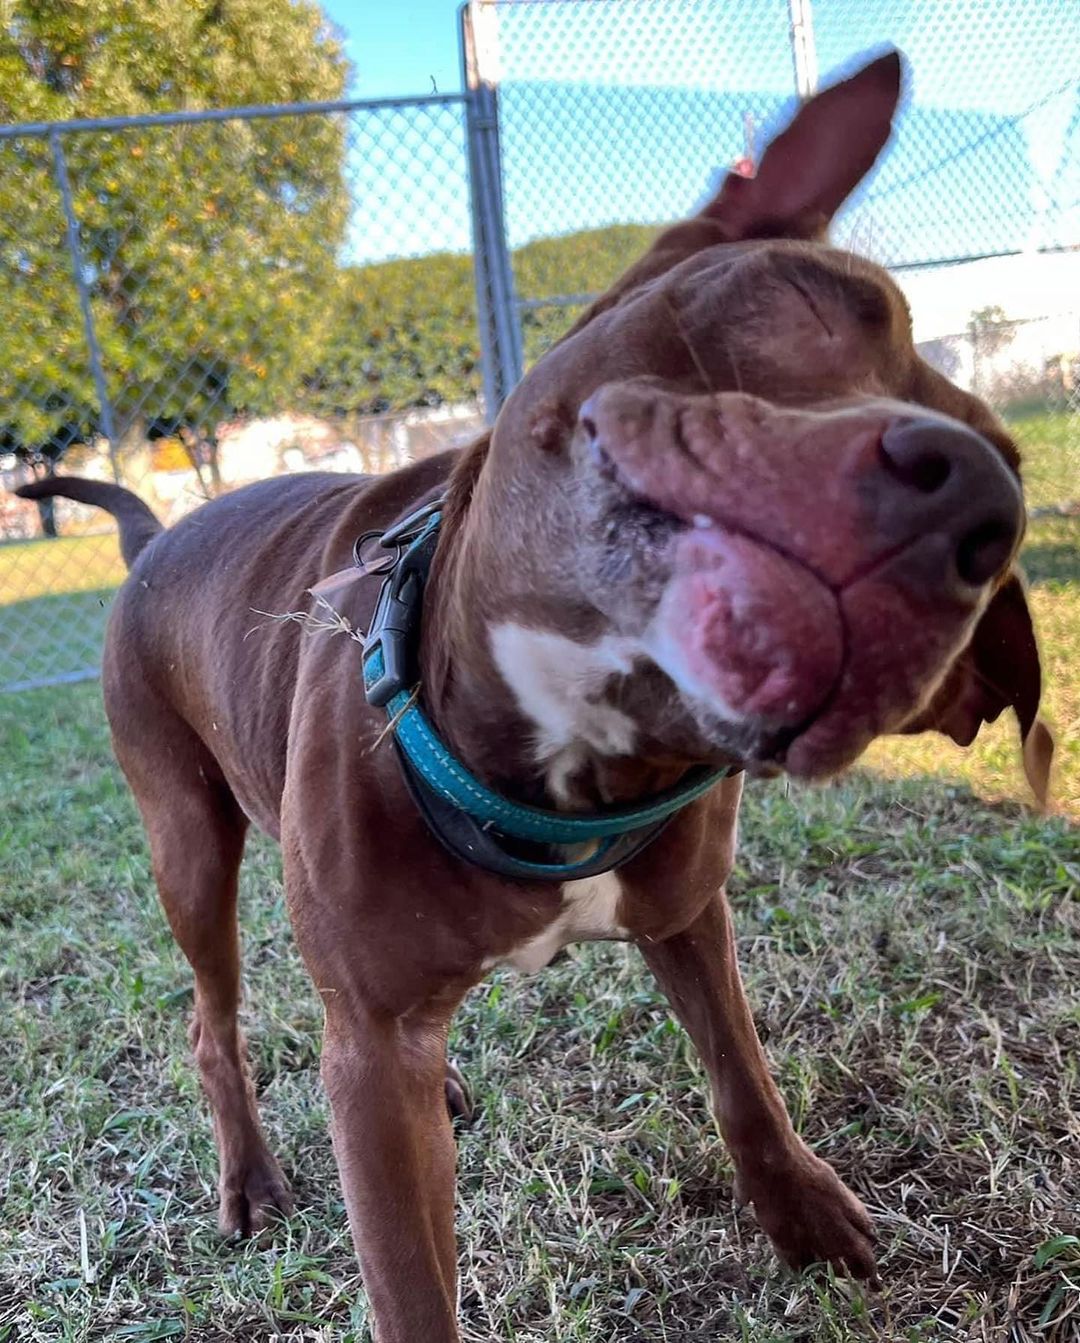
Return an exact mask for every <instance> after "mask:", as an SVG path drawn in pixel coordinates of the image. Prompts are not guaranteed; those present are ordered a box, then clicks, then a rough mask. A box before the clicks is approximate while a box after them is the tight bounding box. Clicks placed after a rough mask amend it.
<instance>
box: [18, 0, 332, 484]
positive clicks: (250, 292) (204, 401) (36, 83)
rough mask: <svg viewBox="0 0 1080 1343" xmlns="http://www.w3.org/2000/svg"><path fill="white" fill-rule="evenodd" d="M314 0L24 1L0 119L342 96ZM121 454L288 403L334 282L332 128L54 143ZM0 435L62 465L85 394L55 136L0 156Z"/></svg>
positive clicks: (90, 391)
mask: <svg viewBox="0 0 1080 1343" xmlns="http://www.w3.org/2000/svg"><path fill="white" fill-rule="evenodd" d="M346 77H347V63H346V61H345V59H344V56H343V54H342V50H341V45H340V42H339V40H338V38H337V36H336V34H335V33H334V31H333V30H332V29H331V28H330V27H329V25H328V24H327V22H326V20H325V18H324V16H323V14H322V12H321V11H320V10H319V8H318V7H317V6H316V5H315V4H312V3H308V0H154V3H153V4H135V3H132V0H81V2H80V3H79V4H72V3H70V0H14V3H13V5H12V6H11V7H10V8H9V9H8V11H7V21H6V24H5V27H4V29H3V32H2V34H0V117H2V118H3V119H4V120H5V121H8V122H15V121H31V120H33V121H53V120H61V119H71V118H81V117H92V116H103V115H121V114H128V113H140V112H160V111H171V110H176V109H181V108H201V107H219V106H236V105H241V104H245V103H276V102H293V101H306V100H321V99H332V98H336V97H340V96H341V94H342V92H343V89H344V86H345V82H346ZM62 143H63V146H64V151H65V154H66V156H67V161H68V172H69V176H70V180H71V185H72V190H73V197H74V204H75V211H76V214H77V216H78V221H79V238H80V244H81V247H82V251H83V255H84V258H85V263H86V278H87V280H88V281H89V283H90V287H91V293H92V306H93V311H94V317H95V323H96V327H97V331H98V335H99V338H100V340H101V344H102V347H103V354H104V364H105V369H106V374H107V380H108V386H109V393H110V400H111V402H112V404H113V407H114V410H115V414H116V420H117V423H116V430H117V438H118V440H120V443H121V444H123V443H124V442H125V441H131V440H135V439H138V440H140V441H141V439H142V438H143V436H144V434H145V433H150V434H151V435H153V434H154V433H170V434H179V435H180V436H181V437H182V438H183V441H184V442H185V443H186V444H188V445H189V450H190V452H191V454H192V457H193V460H195V461H196V463H197V464H198V465H200V466H204V467H205V468H206V469H207V470H208V472H209V474H210V475H211V476H212V477H213V476H216V471H217V462H216V450H215V427H216V425H217V424H218V423H219V421H220V420H221V419H222V418H223V417H225V416H227V415H230V414H236V413H240V412H244V411H261V410H267V409H270V408H278V407H280V405H281V404H282V401H283V398H284V397H285V396H286V395H287V392H288V390H289V389H290V388H291V387H292V385H293V384H294V382H295V379H296V375H297V370H298V368H300V367H303V366H304V365H305V364H307V365H308V366H310V363H311V356H310V355H309V354H307V353H306V352H307V351H308V349H309V345H310V342H311V341H312V340H313V339H314V334H315V332H316V329H317V328H318V326H319V324H320V321H321V319H322V316H323V313H324V309H325V306H326V302H327V296H328V295H330V294H331V293H333V292H334V291H335V289H336V285H337V255H338V251H339V249H340V246H341V243H342V241H343V239H344V236H345V230H346V226H347V219H348V195H347V191H346V190H345V186H344V182H343V172H342V170H343V166H344V161H345V152H346V145H345V134H344V127H343V125H342V123H341V121H340V120H338V119H336V118H332V117H322V116H319V117H287V118H282V119H278V120H274V119H261V120H245V121H230V122H222V123H216V124H199V125H190V126H174V127H164V128H157V127H155V128H150V129H133V130H124V131H119V132H109V133H106V134H100V133H94V134H82V133H80V134H76V135H65V136H64V137H63V141H62ZM0 304H2V310H3V312H4V321H3V323H2V325H0V403H2V405H3V410H2V411H0V442H2V443H3V444H4V445H6V446H7V447H8V449H9V450H11V449H12V448H14V450H16V451H18V452H19V453H20V454H22V455H25V456H38V457H40V456H45V457H55V456H56V454H57V452H58V450H60V448H62V447H63V446H66V444H67V443H69V442H71V441H73V439H75V440H78V439H85V438H86V437H87V436H88V434H89V433H90V431H91V428H92V426H94V425H95V423H96V420H97V398H96V395H95V389H94V386H93V381H92V379H91V376H90V370H89V362H88V356H87V351H86V347H85V341H84V338H83V330H82V322H81V317H80V313H79V309H78V301H77V296H76V292H75V289H74V285H73V283H72V273H71V263H70V257H69V254H68V251H67V248H66V245H65V221H64V216H63V212H62V209H61V203H60V198H59V194H58V191H57V186H56V182H55V180H54V165H53V162H52V155H51V149H50V145H49V143H48V141H47V140H44V139H42V138H36V137H29V136H27V137H23V138H19V139H16V140H9V141H7V142H3V143H0Z"/></svg>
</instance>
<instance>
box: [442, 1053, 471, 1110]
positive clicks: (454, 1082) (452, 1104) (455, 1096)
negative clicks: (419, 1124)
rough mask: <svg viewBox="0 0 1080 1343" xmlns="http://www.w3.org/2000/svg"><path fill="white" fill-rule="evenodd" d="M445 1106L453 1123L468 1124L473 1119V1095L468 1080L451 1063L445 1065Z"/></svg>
mask: <svg viewBox="0 0 1080 1343" xmlns="http://www.w3.org/2000/svg"><path fill="white" fill-rule="evenodd" d="M444 1085H445V1089H446V1108H447V1109H448V1110H449V1111H450V1118H451V1120H452V1121H453V1122H454V1123H455V1124H464V1125H468V1124H471V1123H472V1120H473V1095H472V1090H471V1089H470V1087H469V1084H468V1082H466V1081H465V1078H464V1077H462V1075H461V1073H460V1072H458V1070H457V1068H455V1067H454V1065H453V1064H452V1063H447V1065H446V1082H445V1084H444Z"/></svg>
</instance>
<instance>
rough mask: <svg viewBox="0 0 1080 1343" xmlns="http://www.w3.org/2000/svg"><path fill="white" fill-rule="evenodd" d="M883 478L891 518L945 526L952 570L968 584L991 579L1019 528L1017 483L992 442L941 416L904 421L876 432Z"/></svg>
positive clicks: (1021, 519) (1006, 557)
mask: <svg viewBox="0 0 1080 1343" xmlns="http://www.w3.org/2000/svg"><path fill="white" fill-rule="evenodd" d="M880 460H881V466H882V467H883V468H884V479H885V482H887V484H886V486H885V489H884V491H883V498H882V503H883V504H884V506H885V508H886V509H887V510H888V511H889V512H890V513H892V514H893V517H894V519H896V520H899V519H898V515H899V516H901V517H902V516H903V515H906V518H905V519H904V520H905V521H909V522H912V523H917V522H918V521H919V520H920V519H922V520H923V521H924V522H925V525H926V527H927V529H933V530H934V531H942V530H944V531H947V533H948V535H949V537H950V538H951V541H952V560H953V566H954V572H953V573H952V574H950V575H947V576H946V577H947V578H949V579H952V578H957V579H959V580H960V582H961V583H962V584H963V585H965V586H967V587H969V588H971V587H982V586H983V585H984V584H986V583H989V582H990V581H991V580H992V579H994V578H996V577H997V576H998V574H1000V573H1001V571H1002V570H1003V569H1004V568H1005V566H1006V565H1007V564H1008V563H1009V560H1010V559H1011V558H1012V555H1013V552H1014V551H1015V550H1016V546H1017V542H1018V541H1019V540H1020V537H1021V535H1022V533H1023V529H1024V501H1023V496H1022V495H1021V492H1020V486H1019V484H1018V482H1017V480H1016V478H1015V477H1014V476H1013V474H1012V472H1011V471H1010V470H1009V468H1008V467H1007V466H1006V465H1005V462H1004V460H1003V459H1002V457H1001V455H1000V454H999V453H998V452H996V451H995V449H994V448H993V446H992V445H991V444H990V443H988V442H987V441H986V439H984V438H983V437H981V435H979V434H977V433H976V432H975V431H974V430H973V429H968V428H965V427H964V426H963V425H959V424H957V425H953V424H948V423H945V422H943V421H940V420H930V419H920V420H904V421H901V422H899V423H895V424H892V425H890V426H889V428H888V429H886V430H885V432H884V434H883V435H882V437H881V448H880Z"/></svg>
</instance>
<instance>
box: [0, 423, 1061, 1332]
mask: <svg viewBox="0 0 1080 1343" xmlns="http://www.w3.org/2000/svg"><path fill="white" fill-rule="evenodd" d="M1051 427H1053V426H1051ZM1027 428H1028V429H1029V430H1030V429H1031V425H1028V426H1027ZM1044 430H1045V426H1044V427H1043V429H1040V427H1039V426H1038V424H1036V425H1035V431H1033V432H1032V433H1031V436H1030V438H1029V440H1028V441H1029V444H1032V445H1033V446H1032V448H1031V451H1030V456H1031V458H1032V461H1033V475H1034V476H1035V477H1036V478H1038V480H1039V481H1040V482H1041V483H1040V484H1039V485H1038V490H1039V491H1040V492H1041V494H1040V495H1039V496H1038V497H1033V499H1032V502H1033V503H1035V504H1039V503H1045V502H1050V501H1053V500H1057V499H1062V498H1065V497H1068V495H1069V494H1070V490H1069V477H1068V472H1069V471H1072V472H1073V473H1074V475H1073V477H1072V480H1073V485H1074V488H1072V490H1071V494H1072V495H1073V496H1075V495H1078V494H1080V488H1076V487H1075V471H1076V458H1075V455H1073V451H1072V450H1067V449H1068V444H1066V445H1065V446H1064V447H1060V446H1059V445H1058V444H1057V441H1056V439H1053V436H1052V435H1051V434H1050V433H1049V432H1048V431H1046V432H1044ZM1039 432H1042V433H1043V438H1042V439H1039V438H1038V433H1039ZM1020 433H1021V437H1022V438H1023V437H1025V436H1026V435H1025V432H1024V426H1021V427H1020ZM1040 442H1043V443H1044V444H1045V447H1044V450H1042V455H1041V456H1040V448H1039V444H1040ZM1037 462H1041V463H1042V464H1043V465H1042V466H1038V465H1036V463H1037ZM1048 462H1049V463H1051V465H1050V466H1046V463H1048ZM1043 466H1045V468H1046V469H1045V470H1043ZM55 544H57V543H45V544H44V545H42V546H41V551H42V552H43V553H44V552H45V551H47V550H49V549H50V548H51V547H52V546H53V545H55ZM8 549H14V548H8ZM72 550H73V553H75V554H78V553H80V552H79V549H78V547H77V546H73V547H72ZM86 553H87V554H89V551H87V552H86ZM4 556H5V551H4V550H0V594H2V593H4V592H5V591H7V589H5V588H4V587H3V584H4V581H5V579H4V577H3V562H4ZM78 567H79V570H80V573H81V572H82V570H83V568H85V572H86V582H85V584H84V585H83V586H84V587H85V588H86V589H89V590H90V592H91V594H92V593H93V592H96V591H98V590H101V589H104V588H107V587H108V585H109V582H110V581H111V578H106V577H102V575H101V573H100V571H99V570H96V569H92V566H91V565H90V564H89V563H87V564H86V565H85V566H82V565H80V566H78ZM1028 568H1029V571H1030V574H1031V578H1032V582H1033V587H1032V601H1033V604H1034V608H1035V614H1036V620H1037V623H1038V626H1039V628H1040V631H1041V634H1042V642H1043V650H1044V662H1045V665H1046V668H1047V673H1048V682H1049V687H1048V693H1047V711H1048V713H1049V715H1050V716H1051V718H1052V719H1053V721H1054V724H1055V726H1056V729H1057V731H1058V734H1059V738H1061V743H1060V748H1059V759H1060V761H1061V763H1062V767H1061V769H1060V772H1059V779H1058V797H1059V799H1060V807H1061V811H1060V813H1059V814H1057V815H1054V816H1050V817H1038V816H1035V815H1033V814H1032V813H1030V812H1029V811H1027V810H1026V809H1025V808H1024V807H1023V806H1022V805H1021V801H1020V799H1022V797H1023V784H1022V780H1021V776H1020V772H1019V769H1018V765H1017V762H1016V747H1015V743H1014V740H1013V736H1012V727H1011V724H1008V723H1002V724H999V725H998V726H997V727H996V728H995V729H994V730H993V731H992V732H990V733H984V735H983V736H982V737H981V738H980V742H979V744H978V746H977V747H976V748H975V749H973V750H971V751H968V752H962V751H959V750H953V749H951V748H950V747H948V746H947V745H946V744H945V743H944V742H942V741H941V740H939V739H937V738H931V737H925V738H918V739H915V740H911V741H903V742H889V743H884V744H881V745H879V746H878V747H875V749H874V751H873V752H872V753H871V755H870V756H869V757H868V762H867V766H866V768H865V769H863V770H862V771H860V772H858V773H856V774H854V775H852V776H851V777H849V778H847V779H845V780H844V781H842V782H840V783H837V784H834V785H832V786H829V787H826V788H820V789H813V790H810V789H802V788H794V787H791V786H789V785H787V784H785V783H783V782H777V783H773V784H767V785H765V784H758V785H753V786H751V787H750V788H749V789H748V794H747V801H746V805H745V811H744V820H743V825H742V840H741V849H740V857H739V865H738V868H737V871H736V874H735V877H734V879H733V880H732V882H731V894H732V898H733V903H734V906H735V910H736V918H737V922H738V929H739V934H740V951H741V959H742V964H743V967H744V971H745V974H746V978H747V981H748V988H749V992H750V996H751V1000H752V1002H753V1004H754V1006H755V1010H756V1013H757V1017H758V1023H759V1028H760V1029H761V1031H762V1034H763V1035H764V1036H766V1037H767V1048H768V1050H769V1052H770V1054H771V1057H772V1060H773V1065H774V1070H775V1072H776V1075H777V1077H778V1079H779V1081H780V1084H781V1086H782V1089H783V1091H784V1094H785V1097H786V1099H787V1102H788V1105H789V1107H790V1109H791V1112H792V1115H793V1117H794V1119H795V1122H796V1125H797V1126H798V1127H799V1128H800V1130H801V1131H802V1132H803V1134H804V1136H805V1137H806V1138H807V1140H808V1141H809V1142H810V1143H811V1144H812V1145H813V1146H814V1147H815V1148H816V1150H818V1151H819V1152H820V1153H821V1154H822V1155H825V1156H827V1157H828V1158H829V1159H830V1160H832V1161H833V1162H834V1164H835V1165H836V1167H837V1169H838V1170H839V1172H840V1173H841V1174H842V1175H843V1176H844V1178H845V1179H847V1180H848V1181H849V1183H851V1185H852V1186H853V1187H854V1188H855V1189H856V1191H857V1192H858V1193H859V1194H860V1195H861V1196H862V1197H863V1198H864V1200H865V1201H866V1202H867V1204H868V1205H869V1207H870V1209H871V1211H872V1212H873V1214H874V1216H875V1218H876V1222H877V1226H878V1231H879V1236H880V1249H881V1257H882V1261H883V1278H884V1289H883V1291H882V1293H881V1294H880V1295H878V1296H868V1295H863V1294H862V1293H861V1292H859V1291H858V1290H856V1289H853V1288H851V1287H849V1286H848V1285H846V1284H844V1283H836V1282H831V1281H828V1280H826V1279H822V1278H813V1277H807V1278H802V1279H797V1278H794V1277H792V1276H790V1275H788V1274H786V1273H785V1272H783V1271H782V1270H781V1269H780V1268H779V1267H778V1266H777V1264H776V1261H775V1259H774V1258H773V1256H772V1253H771V1251H770V1250H769V1248H768V1246H767V1245H766V1243H765V1242H764V1241H763V1239H762V1237H761V1236H760V1235H759V1234H758V1233H757V1231H756V1228H755V1224H754V1219H753V1215H752V1213H749V1212H742V1213H740V1212H736V1211H735V1209H734V1208H733V1206H732V1203H731V1197H730V1168H729V1167H728V1165H727V1163H726V1158H725V1156H724V1153H723V1150H722V1148H721V1146H720V1144H719V1142H718V1140H717V1139H716V1138H715V1136H714V1132H713V1128H712V1125H711V1121H710V1119H709V1116H708V1112H707V1106H706V1093H705V1085H704V1080H703V1076H702V1074H701V1070H700V1069H699V1067H698V1065H697V1062H696V1060H695V1058H694V1057H693V1055H692V1052H691V1051H690V1049H689V1047H688V1045H687V1042H686V1040H685V1038H684V1037H683V1035H682V1033H681V1032H680V1030H679V1029H678V1028H677V1027H676V1026H675V1025H674V1023H673V1022H672V1020H671V1017H670V1015H669V1013H668V1011H667V1008H666V1004H665V1002H664V1000H663V999H661V998H660V997H659V996H658V994H657V993H656V991H655V990H654V987H653V984H652V982H651V979H650V977H649V976H648V973H647V972H646V970H645V969H644V967H643V965H642V963H641V961H640V959H639V958H638V956H637V954H636V952H634V951H633V950H632V949H630V948H626V947H619V946H587V947H581V948H575V949H572V950H571V952H570V954H569V955H568V956H567V957H565V958H564V959H562V960H560V961H559V962H558V963H557V964H556V965H554V966H552V967H550V968H549V969H548V970H546V971H544V972H542V973H541V974H540V975H537V976H534V977H532V978H523V977H521V976H518V975H516V974H513V973H510V972H506V973H504V972H497V973H496V974H495V975H493V976H492V977H491V979H490V980H489V981H488V982H487V983H486V984H485V985H483V986H482V987H481V988H479V989H477V990H476V991H475V992H474V993H473V994H472V995H471V997H470V999H469V1001H468V1002H467V1004H466V1006H465V1008H464V1010H463V1011H462V1013H461V1015H460V1018H459V1022H458V1026H457V1029H456V1036H455V1040H454V1046H453V1047H454V1052H455V1055H456V1057H457V1058H458V1060H459V1061H460V1063H461V1065H462V1067H463V1069H464V1070H465V1072H466V1073H467V1074H468V1076H469V1078H470V1080H471V1082H472V1083H473V1086H474V1088H475V1090H476V1092H477V1097H478V1101H479V1104H480V1114H479V1117H478V1119H477V1122H476V1123H475V1125H474V1126H473V1128H471V1129H470V1130H469V1131H467V1132H465V1133H463V1134H461V1135H460V1140H459V1164H460V1196H459V1227H460V1233H461V1284H462V1315H463V1319H464V1322H465V1323H464V1335H465V1338H466V1339H467V1340H468V1343H490V1340H492V1339H496V1338H497V1339H505V1340H515V1341H516V1343H549V1341H550V1340H559V1343H562V1341H563V1340H583V1341H584V1340H588V1341H589V1343H609V1341H610V1343H623V1341H625V1343H646V1340H647V1341H648V1343H689V1341H690V1340H694V1343H697V1340H706V1339H709V1340H712V1339H716V1340H720V1339H725V1340H726V1339H733V1340H740V1341H741V1343H854V1340H888V1341H889V1343H891V1341H892V1340H896V1341H897V1343H901V1341H902V1343H930V1341H934V1343H936V1341H937V1340H942V1341H944V1340H963V1341H964V1343H975V1340H979V1341H980V1343H999V1341H1001V1343H1005V1341H1006V1340H1008V1343H1036V1340H1038V1341H1039V1343H1075V1340H1076V1339H1078V1338H1080V990H1078V987H1077V986H1078V985H1080V828H1078V827H1077V825H1076V817H1077V816H1078V815H1080V757H1078V755H1077V749H1076V746H1075V740H1076V738H1077V735H1078V728H1080V670H1078V668H1080V520H1078V519H1075V518H1056V517H1050V518H1044V519H1040V520H1039V521H1037V522H1036V523H1035V524H1033V526H1032V528H1031V532H1030V537H1029V548H1028ZM13 595H14V596H15V597H17V598H23V597H25V596H26V595H27V594H26V593H25V592H24V591H23V590H22V589H21V588H20V590H19V591H18V592H17V593H14V594H13ZM49 600H52V599H51V598H50V599H49ZM89 600H92V601H96V600H97V598H96V597H94V596H93V595H91V596H90V597H89ZM98 609H101V608H100V607H99V608H98ZM0 777H2V779H3V785H4V789H3V791H4V799H5V807H4V810H3V813H2V817H0V1001H2V1002H3V1004H4V1008H3V1012H4V1018H3V1027H2V1029H0V1191H2V1197H3V1217H2V1218H0V1343H9V1341H10V1343H14V1340H16V1339H17V1340H19V1343H25V1341H28V1340H34V1341H35V1343H36V1340H99V1339H110V1340H112V1339H118V1340H146V1341H147V1343H149V1340H157V1339H167V1338H173V1337H176V1338H183V1339H189V1340H196V1341H197V1343H217V1341H220V1340H228V1339H240V1340H256V1339H259V1340H264V1339H278V1340H283V1341H284V1340H288V1343H301V1341H302V1340H303V1341H306V1340H327V1343H329V1340H335V1343H339V1341H343V1343H348V1340H361V1339H363V1338H364V1336H365V1333H364V1302H363V1296H362V1293H361V1292H360V1290H359V1285H358V1279H357V1276H356V1269H355V1263H354V1260H353V1256H352V1249H351V1245H350V1243H349V1240H348V1235H347V1230H346V1224H345V1218H344V1212H343V1207H342V1202H341V1196H340V1191H339V1188H338V1184H337V1178H336V1174H335V1172H334V1170H333V1163H332V1158H331V1152H330V1145H329V1141H328V1138H327V1134H326V1108H325V1103H324V1099H323V1095H322V1091H321V1087H320V1084H319V1079H318V1049H319V1030H320V1010H319V1005H318V1003H317V1001H316V998H315V995H314V994H313V992H312V990H311V988H310V986H309V984H308V983H307V980H306V978H305V975H304V972H303V970H302V968H301V965H300V962H299V959H298V957H297V955H296V953H295V950H294V949H293V946H292V942H291V939H290V935H289V931H288V926H287V920H286V917H285V912H284V906H283V898H282V890H281V883H280V867H279V862H278V857H277V854H276V851H275V850H274V849H273V848H272V846H270V845H269V844H265V843H262V842H256V843H254V844H253V845H252V847H251V851H250V853H249V859H248V862H247V863H246V865H245V875H244V879H243V887H242V892H241V901H242V918H243V924H244V928H245V941H246V966H247V992H248V998H247V1002H248V1008H247V1011H246V1014H245V1023H246V1029H247V1031H248V1036H249V1041H250V1045H251V1053H252V1057H253V1061H254V1064H255V1069H256V1073H257V1079H258V1084H259V1089H260V1092H261V1095H262V1110H263V1115H264V1118H265V1120H266V1124H267V1128H268V1131H269V1134H270V1137H271V1142H272V1144H273V1145H274V1147H275V1148H276V1150H277V1151H278V1153H279V1155H280V1156H281V1158H282V1160H283V1163H284V1165H285V1167H286V1170H287V1171H288V1173H289V1174H290V1176H291V1178H292V1180H293V1183H294V1187H295V1189H296V1192H297V1195H298V1203H299V1211H298V1212H297V1214H296V1215H295V1217H293V1218H292V1220H291V1221H290V1222H289V1223H288V1224H287V1225H285V1226H283V1227H281V1228H279V1229H278V1231H277V1232H276V1234H275V1235H273V1236H272V1237H271V1238H270V1239H268V1240H267V1241H266V1242H265V1243H263V1244H255V1245H251V1244H249V1245H223V1244H222V1243H220V1242H219V1240H218V1239H217V1236H216V1233H215V1231H214V1214H215V1208H216V1197H215V1190H214V1182H215V1179H216V1169H215V1158H214V1153H213V1143H212V1138H211V1131H210V1123H209V1118H208V1115H207V1112H206V1107H205V1105H204V1103H203V1101H202V1099H201V1095H200V1093H199V1089H198V1085H197V1083H196V1080H195V1076H194V1073H193V1071H192V1068H191V1066H190V1063H189V1060H188V1046H187V1040H186V1034H185V1022H186V1017H187V1013H188V1010H189V1008H190V1000H191V975H190V972H189V970H188V967H187V965H186V963H185V962H184V961H183V959H182V957H181V955H180V953H179V951H178V950H177V949H176V947H175V945H174V943H173V941H172V938H171V936H170V934H169V932H168V929H167V927H166V924H165V920H164V917H163V915H162V913H161V911H160V908H159V906H158V903H157V899H156V896H155V894H154V891H153V886H152V881H151V877H150V872H149V863H148V859H147V854H146V848H145V843H144V839H143V835H142V831H141V828H140V825H139V822H138V819H137V815H136V813H135V809H134V806H133V804H132V802H131V800H130V798H129V796H128V795H127V793H126V791H125V788H124V786H123V783H122V780H121V779H120V776H119V774H118V771H117V770H116V768H115V766H114V765H113V763H112V760H111V757H110V754H109V748H108V739H107V733H106V729H105V723H104V717H103V714H102V710H101V707H100V701H99V690H98V687H97V686H96V685H86V686H75V687H67V688H63V689H56V690H42V691H34V692H29V693H24V694H21V695H17V696H16V695H9V696H0ZM417 1343H423V1341H422V1340H417Z"/></svg>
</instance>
